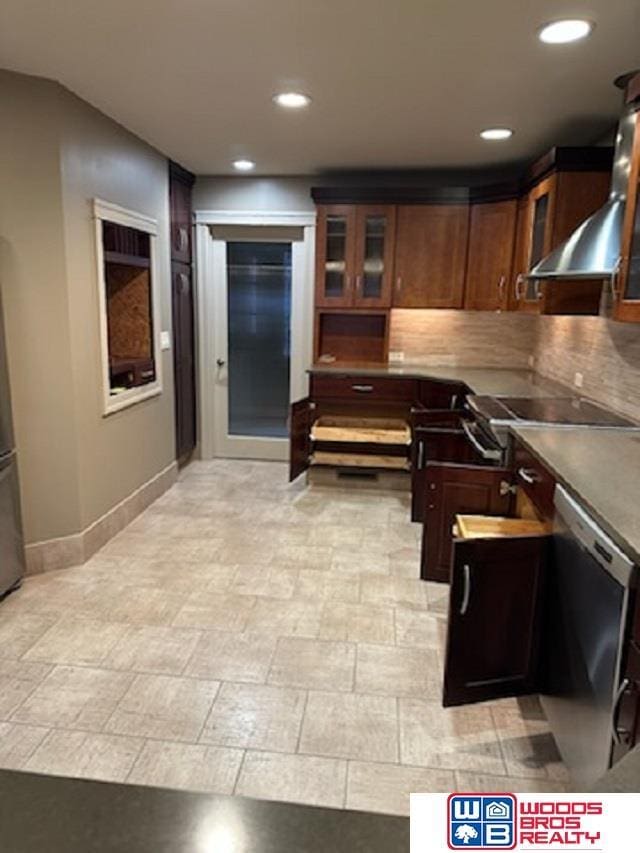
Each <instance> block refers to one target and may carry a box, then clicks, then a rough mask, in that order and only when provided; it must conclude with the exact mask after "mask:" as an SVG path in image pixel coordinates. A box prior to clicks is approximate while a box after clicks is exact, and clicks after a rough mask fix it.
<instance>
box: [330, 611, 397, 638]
mask: <svg viewBox="0 0 640 853" xmlns="http://www.w3.org/2000/svg"><path fill="white" fill-rule="evenodd" d="M318 636H319V638H320V639H322V640H349V641H351V642H363V643H391V644H393V642H394V640H395V634H394V623H393V609H392V608H391V607H376V606H375V605H370V604H353V603H347V602H342V601H328V602H326V603H325V605H324V607H323V608H322V621H321V623H320V631H319V634H318Z"/></svg>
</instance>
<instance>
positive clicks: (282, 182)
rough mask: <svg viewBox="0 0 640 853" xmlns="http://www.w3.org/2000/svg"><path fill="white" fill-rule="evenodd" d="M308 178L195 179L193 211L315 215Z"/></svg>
mask: <svg viewBox="0 0 640 853" xmlns="http://www.w3.org/2000/svg"><path fill="white" fill-rule="evenodd" d="M317 183H318V181H317V180H316V179H314V178H312V177H293V178H250V177H233V176H232V177H218V178H216V177H199V178H198V179H197V180H196V184H195V187H194V189H193V209H194V210H234V211H237V210H259V211H278V212H282V211H288V212H291V211H296V212H298V211H305V212H309V211H310V212H313V211H315V206H314V204H313V200H312V198H311V187H312V186H314V184H317Z"/></svg>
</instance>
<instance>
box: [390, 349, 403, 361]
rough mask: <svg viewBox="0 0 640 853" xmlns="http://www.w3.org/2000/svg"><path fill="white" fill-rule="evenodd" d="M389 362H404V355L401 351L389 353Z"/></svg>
mask: <svg viewBox="0 0 640 853" xmlns="http://www.w3.org/2000/svg"><path fill="white" fill-rule="evenodd" d="M389 361H404V353H403V352H401V351H399V350H398V351H396V352H390V353H389Z"/></svg>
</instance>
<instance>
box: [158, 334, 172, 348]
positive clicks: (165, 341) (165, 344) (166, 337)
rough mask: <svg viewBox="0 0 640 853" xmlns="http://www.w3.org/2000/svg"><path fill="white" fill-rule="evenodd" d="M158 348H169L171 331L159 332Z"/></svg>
mask: <svg viewBox="0 0 640 853" xmlns="http://www.w3.org/2000/svg"><path fill="white" fill-rule="evenodd" d="M160 349H161V350H168V349H171V332H160Z"/></svg>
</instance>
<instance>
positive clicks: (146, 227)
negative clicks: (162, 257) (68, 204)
mask: <svg viewBox="0 0 640 853" xmlns="http://www.w3.org/2000/svg"><path fill="white" fill-rule="evenodd" d="M93 218H94V221H95V232H96V262H97V266H98V296H99V311H100V348H101V352H102V401H103V402H102V415H103V417H107V416H108V415H111V414H113V413H114V412H120V411H122V409H127V408H128V407H129V406H135V405H136V403H141V402H142V401H143V400H148V399H149V398H150V397H157V396H158V395H159V394H162V357H161V346H160V324H161V312H160V286H159V281H158V262H157V246H156V240H157V236H158V222H157V220H156V219H153V218H152V217H150V216H146V215H145V214H144V213H138V212H137V211H135V210H128V209H127V208H125V207H120V206H119V205H117V204H112V203H111V202H108V201H103V200H102V199H99V198H96V199H94V200H93ZM103 222H114V223H116V224H117V225H125V226H126V227H128V228H136V229H137V230H138V231H144V232H146V233H147V234H149V237H150V240H149V256H150V273H151V315H152V316H151V319H152V323H153V361H154V368H155V373H156V378H155V380H154V381H153V382H149V383H148V384H146V385H139V386H138V387H136V388H129V389H127V390H126V391H122V392H121V393H120V394H112V393H111V381H110V376H109V329H108V319H107V283H106V280H105V276H104V246H103V243H102V223H103Z"/></svg>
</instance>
